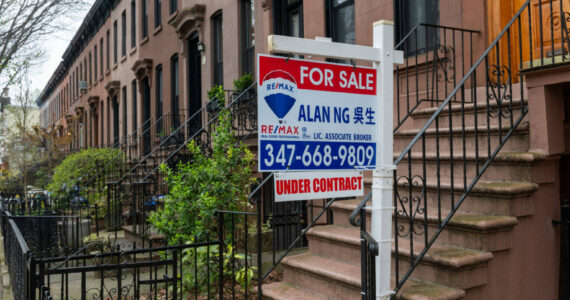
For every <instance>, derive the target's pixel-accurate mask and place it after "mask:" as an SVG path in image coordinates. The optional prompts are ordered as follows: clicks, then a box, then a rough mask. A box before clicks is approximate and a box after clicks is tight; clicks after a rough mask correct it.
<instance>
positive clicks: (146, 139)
mask: <svg viewBox="0 0 570 300" xmlns="http://www.w3.org/2000/svg"><path fill="white" fill-rule="evenodd" d="M142 85H143V86H142V88H143V124H144V125H143V153H144V154H145V155H146V154H149V153H150V150H151V149H150V139H151V138H150V125H151V122H150V116H151V114H150V85H149V82H148V77H147V78H145V79H143V81H142Z"/></svg>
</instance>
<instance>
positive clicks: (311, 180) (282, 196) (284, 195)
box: [274, 171, 364, 202]
mask: <svg viewBox="0 0 570 300" xmlns="http://www.w3.org/2000/svg"><path fill="white" fill-rule="evenodd" d="M274 185H275V186H274V188H275V201H276V202H283V201H295V200H309V199H324V198H337V197H354V196H362V194H364V187H363V182H362V171H336V172H284V173H277V174H275V180H274Z"/></svg>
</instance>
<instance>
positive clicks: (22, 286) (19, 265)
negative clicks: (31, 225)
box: [2, 216, 33, 300]
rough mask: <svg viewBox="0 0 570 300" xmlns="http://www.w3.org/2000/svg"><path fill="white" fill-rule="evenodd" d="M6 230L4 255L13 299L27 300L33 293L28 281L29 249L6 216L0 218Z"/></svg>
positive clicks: (13, 223) (16, 228) (14, 224)
mask: <svg viewBox="0 0 570 300" xmlns="http://www.w3.org/2000/svg"><path fill="white" fill-rule="evenodd" d="M2 218H3V223H4V224H5V226H6V228H5V229H3V230H2V231H3V232H4V253H5V256H6V263H7V264H8V271H9V274H10V282H11V288H12V293H13V296H14V299H16V300H20V299H21V300H28V299H31V297H29V296H30V295H31V294H32V293H33V292H32V290H33V288H32V286H31V280H30V265H29V259H30V253H31V252H30V249H29V248H28V245H27V243H26V241H25V240H24V237H23V236H22V233H21V232H20V230H19V229H18V226H17V225H16V223H15V222H14V220H11V219H10V218H8V217H6V216H2Z"/></svg>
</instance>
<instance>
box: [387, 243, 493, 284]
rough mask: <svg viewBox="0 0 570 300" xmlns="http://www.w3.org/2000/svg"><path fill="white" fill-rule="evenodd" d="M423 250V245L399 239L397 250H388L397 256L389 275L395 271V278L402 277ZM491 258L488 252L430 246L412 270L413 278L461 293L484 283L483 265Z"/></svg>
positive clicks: (484, 270)
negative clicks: (451, 288)
mask: <svg viewBox="0 0 570 300" xmlns="http://www.w3.org/2000/svg"><path fill="white" fill-rule="evenodd" d="M410 249H413V252H411V251H410ZM423 249H424V244H423V243H414V244H413V246H412V245H410V242H409V240H400V242H399V243H398V244H397V248H396V245H394V246H393V248H392V255H393V256H395V255H398V257H399V260H398V264H396V261H393V263H392V272H393V273H394V272H396V270H398V272H399V276H401V275H403V274H404V273H405V272H406V271H407V270H408V268H409V265H410V259H411V258H412V257H413V259H414V260H415V259H416V257H417V255H418V254H419V253H420V252H421V251H422V250H423ZM412 255H413V256H412ZM492 258H493V254H492V253H491V252H484V251H477V250H473V249H466V248H457V247H446V246H441V245H433V246H432V247H431V248H430V250H429V251H428V252H427V253H426V255H425V256H424V258H423V259H422V260H421V261H420V263H419V265H418V266H417V267H416V269H415V270H414V273H413V276H414V278H416V279H419V280H424V281H429V282H437V283H438V284H442V285H446V286H450V287H455V288H459V289H462V290H465V289H469V288H474V287H477V286H481V285H484V284H486V283H487V273H488V270H487V262H488V261H490V260H491V259H492ZM393 259H394V258H393Z"/></svg>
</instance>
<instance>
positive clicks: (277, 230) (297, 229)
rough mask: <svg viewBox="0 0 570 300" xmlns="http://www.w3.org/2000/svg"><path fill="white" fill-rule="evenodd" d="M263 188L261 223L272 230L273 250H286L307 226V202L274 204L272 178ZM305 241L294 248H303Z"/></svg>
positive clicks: (303, 239)
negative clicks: (266, 223)
mask: <svg viewBox="0 0 570 300" xmlns="http://www.w3.org/2000/svg"><path fill="white" fill-rule="evenodd" d="M270 181H271V182H267V183H266V184H265V186H264V187H263V221H264V222H268V221H269V224H271V228H272V229H273V234H274V238H273V249H274V250H284V249H287V248H288V247H289V246H290V245H291V243H292V242H293V241H295V239H296V238H297V237H298V236H300V235H301V231H302V230H303V228H305V225H306V224H307V201H294V202H282V203H279V202H275V197H274V195H275V194H274V191H273V178H271V179H270ZM306 245H307V239H306V238H305V237H303V238H302V239H300V240H299V241H298V242H297V244H296V245H295V246H294V247H295V248H296V247H305V246H306Z"/></svg>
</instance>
